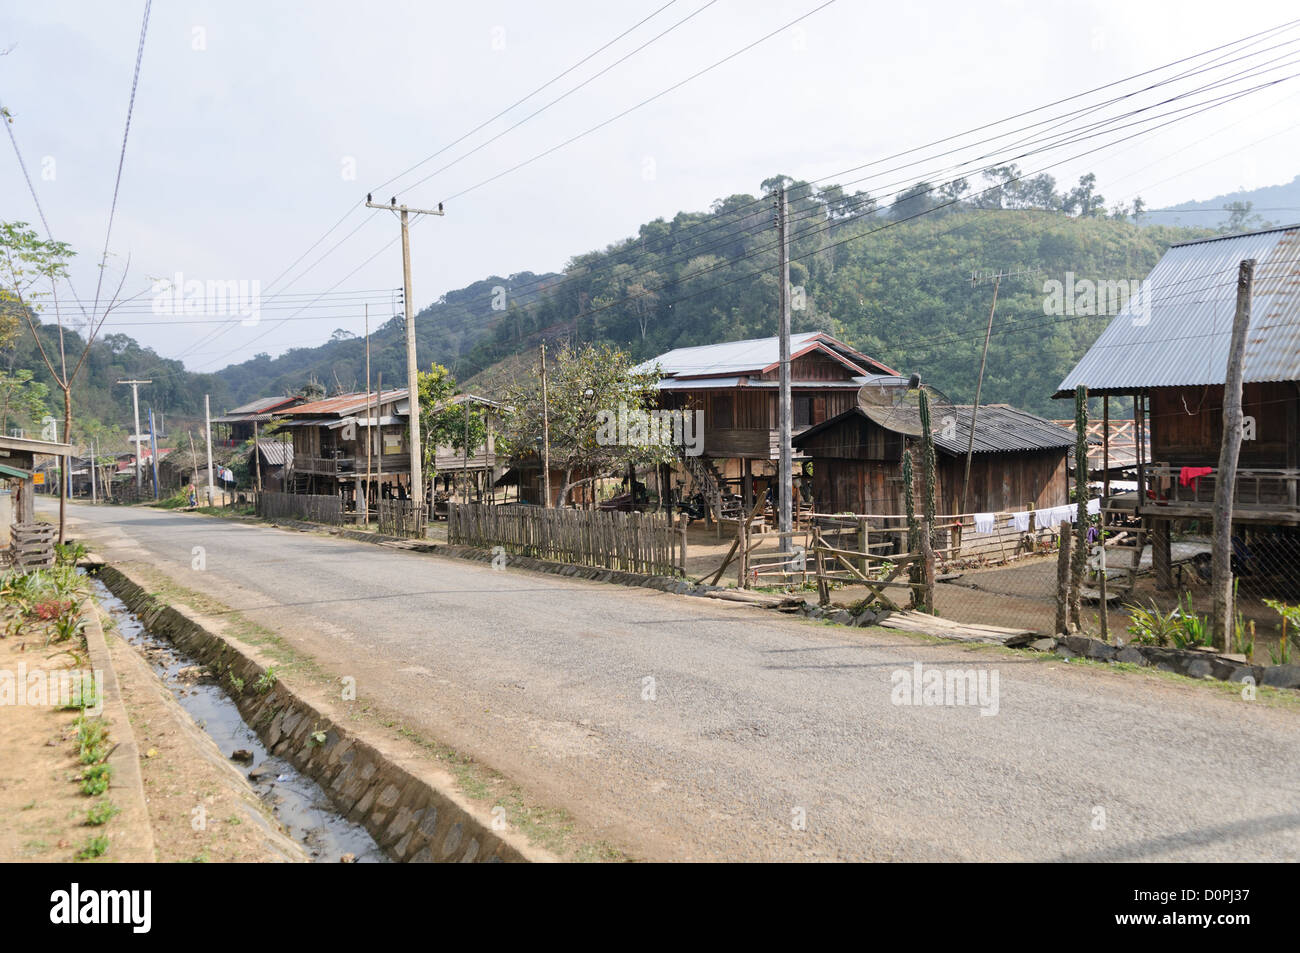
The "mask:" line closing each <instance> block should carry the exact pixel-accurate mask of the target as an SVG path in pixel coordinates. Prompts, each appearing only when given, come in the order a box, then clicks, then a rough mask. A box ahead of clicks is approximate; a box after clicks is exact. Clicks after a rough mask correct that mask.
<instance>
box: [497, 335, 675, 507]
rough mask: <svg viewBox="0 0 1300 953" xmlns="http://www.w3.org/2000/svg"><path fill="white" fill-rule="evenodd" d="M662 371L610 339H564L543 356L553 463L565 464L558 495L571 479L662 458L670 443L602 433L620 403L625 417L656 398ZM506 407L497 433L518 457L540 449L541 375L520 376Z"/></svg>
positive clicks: (564, 494)
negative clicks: (576, 343) (639, 366)
mask: <svg viewBox="0 0 1300 953" xmlns="http://www.w3.org/2000/svg"><path fill="white" fill-rule="evenodd" d="M658 380H659V375H658V373H657V372H655V371H654V370H648V371H647V370H636V369H634V367H633V364H632V360H631V358H630V357H629V355H628V354H627V353H626V352H624V351H621V350H619V349H618V348H614V347H610V346H609V345H607V344H600V345H593V344H585V345H582V346H581V347H576V348H575V347H573V346H571V345H568V344H565V345H563V346H562V347H560V349H559V350H558V351H556V352H555V354H554V364H553V365H551V364H550V359H549V358H548V367H547V399H546V413H547V417H548V419H549V430H550V460H551V466H552V467H556V468H558V469H561V470H563V471H564V482H563V483H562V484H561V486H560V493H559V497H558V502H559V505H560V506H563V505H564V504H565V501H566V500H567V499H568V496H569V492H570V491H571V490H572V489H573V488H574V487H575V486H579V485H581V484H583V483H588V482H590V481H592V480H595V479H599V478H600V477H602V476H605V475H607V474H609V473H612V472H617V471H619V470H622V469H625V468H627V467H629V466H645V465H649V464H656V463H666V462H668V461H669V460H671V459H673V457H674V451H673V449H672V447H671V446H667V445H664V444H662V443H644V444H638V443H633V442H631V441H628V442H619V441H618V440H615V441H610V440H607V439H603V438H602V427H605V426H607V425H608V423H609V421H610V420H611V419H612V417H611V415H613V416H614V417H616V416H617V415H618V414H619V413H620V410H621V411H622V412H623V415H624V418H625V419H626V418H627V415H628V414H636V413H637V412H638V411H648V410H652V409H654V408H655V407H656V405H657V403H658V390H657V388H656V384H657V383H658ZM505 399H506V403H507V404H508V405H509V407H510V410H509V412H508V413H507V415H506V419H505V422H504V424H503V428H502V433H501V440H502V444H503V446H504V447H505V448H506V450H507V451H508V452H509V453H510V454H511V455H513V456H514V457H516V458H533V459H537V460H540V458H541V456H542V453H541V451H542V429H543V428H542V414H543V409H542V385H541V378H540V375H532V376H530V377H529V378H528V379H527V380H524V381H517V382H516V383H515V384H514V385H512V386H511V387H510V388H509V390H508V392H507V394H506V398H505Z"/></svg>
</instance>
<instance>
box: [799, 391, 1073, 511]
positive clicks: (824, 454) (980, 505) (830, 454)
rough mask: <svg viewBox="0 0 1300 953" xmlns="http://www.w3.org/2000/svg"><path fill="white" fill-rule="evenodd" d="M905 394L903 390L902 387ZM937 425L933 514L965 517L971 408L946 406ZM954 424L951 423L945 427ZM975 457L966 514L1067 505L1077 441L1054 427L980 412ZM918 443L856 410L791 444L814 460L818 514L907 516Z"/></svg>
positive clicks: (1013, 414)
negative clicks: (906, 489)
mask: <svg viewBox="0 0 1300 953" xmlns="http://www.w3.org/2000/svg"><path fill="white" fill-rule="evenodd" d="M900 386H902V385H901V384H900ZM940 413H941V415H942V416H941V417H940V418H939V419H937V420H936V421H935V430H934V448H935V456H936V464H937V467H936V491H935V506H936V508H937V509H938V511H939V513H940V514H943V515H954V514H957V513H961V512H963V510H962V488H963V484H964V482H965V472H966V452H967V449H968V447H970V443H971V418H972V407H970V406H969V405H965V406H961V405H958V406H949V407H944V408H943V409H942V411H941V412H940ZM948 418H951V419H948ZM974 418H975V442H974V447H973V449H972V454H971V470H970V485H969V488H968V490H967V493H966V503H965V510H964V511H965V512H966V513H1003V512H1011V511H1020V510H1031V509H1043V508H1046V507H1051V506H1061V505H1064V504H1065V503H1068V502H1069V487H1068V484H1067V480H1066V461H1067V459H1068V457H1069V454H1070V450H1071V448H1072V447H1073V446H1074V439H1075V438H1074V434H1073V432H1071V431H1070V430H1067V429H1066V428H1064V427H1060V426H1058V425H1056V424H1054V423H1052V422H1051V421H1050V420H1045V419H1043V418H1042V417H1036V416H1034V415H1033V414H1030V413H1026V412H1025V411H1022V410H1017V409H1015V408H1014V407H1010V406H1007V405H1006V404H988V405H983V406H981V407H980V408H979V411H978V413H975V414H974ZM909 444H919V440H917V439H916V438H914V437H910V436H908V435H907V434H906V433H904V432H902V429H901V428H900V429H891V428H890V427H889V426H888V425H887V423H886V424H881V423H878V422H877V421H875V420H872V419H871V418H870V417H869V416H868V415H867V414H866V413H865V412H864V411H862V410H861V409H859V408H858V407H857V406H854V407H852V408H851V409H849V410H846V411H845V412H844V413H842V414H839V415H838V416H836V417H833V418H831V419H830V420H827V421H825V422H823V423H821V424H818V425H816V426H814V427H810V428H809V429H807V430H805V431H804V432H803V433H802V434H800V435H799V436H797V437H796V438H795V439H794V445H795V447H796V448H797V449H798V450H799V451H800V452H801V453H802V454H804V455H806V456H808V457H809V458H811V460H812V471H813V473H812V494H811V495H812V498H813V502H814V503H815V505H816V509H817V512H819V513H855V514H870V515H879V516H894V515H900V514H902V513H903V512H904V511H905V510H904V506H903V471H902V459H903V450H904V448H905V447H906V446H908V445H909ZM913 459H914V462H915V464H916V466H915V469H914V479H915V486H914V493H915V499H916V500H917V501H918V504H917V505H918V509H919V507H920V504H919V501H920V500H921V499H922V496H921V482H920V481H921V469H920V455H919V453H916V452H915V451H914V453H913Z"/></svg>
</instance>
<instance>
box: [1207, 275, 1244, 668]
mask: <svg viewBox="0 0 1300 953" xmlns="http://www.w3.org/2000/svg"><path fill="white" fill-rule="evenodd" d="M1254 280H1255V259H1253V258H1248V259H1246V260H1245V261H1243V262H1242V263H1241V265H1240V266H1239V267H1238V271H1237V313H1236V315H1235V316H1234V317H1233V320H1232V344H1231V345H1230V347H1229V350H1228V369H1227V375H1226V377H1225V378H1224V382H1223V443H1222V445H1220V447H1219V468H1218V470H1217V471H1216V472H1215V474H1214V551H1213V561H1212V563H1211V572H1212V575H1211V581H1210V594H1211V595H1212V596H1213V598H1214V601H1213V603H1212V608H1211V615H1210V623H1211V625H1212V626H1213V627H1214V640H1215V643H1216V644H1217V645H1219V647H1220V648H1221V650H1222V651H1224V652H1231V651H1232V625H1233V621H1232V613H1233V599H1232V506H1233V502H1234V496H1235V492H1234V491H1235V489H1236V484H1237V458H1238V457H1239V456H1240V454H1241V424H1242V419H1241V380H1242V372H1243V367H1242V365H1243V364H1244V363H1245V354H1246V333H1247V331H1248V330H1249V329H1250V297H1251V289H1252V285H1253V284H1254Z"/></svg>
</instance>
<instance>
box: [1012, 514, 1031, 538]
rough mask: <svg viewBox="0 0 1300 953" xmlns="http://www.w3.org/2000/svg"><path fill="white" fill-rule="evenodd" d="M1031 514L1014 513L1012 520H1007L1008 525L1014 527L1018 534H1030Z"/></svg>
mask: <svg viewBox="0 0 1300 953" xmlns="http://www.w3.org/2000/svg"><path fill="white" fill-rule="evenodd" d="M1031 515H1032V514H1030V513H1029V512H1027V511H1026V512H1020V513H1012V514H1011V518H1010V519H1008V520H1007V525H1008V526H1011V527H1014V528H1015V530H1016V532H1017V533H1027V532H1029V517H1030V516H1031Z"/></svg>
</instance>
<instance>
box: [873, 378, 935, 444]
mask: <svg viewBox="0 0 1300 953" xmlns="http://www.w3.org/2000/svg"><path fill="white" fill-rule="evenodd" d="M922 393H924V394H926V396H927V397H928V398H929V400H930V426H931V427H932V428H935V429H937V424H936V423H935V421H937V420H939V419H940V418H941V417H942V413H943V411H944V409H945V408H949V407H951V406H952V402H951V401H949V400H948V398H947V397H946V396H945V395H944V393H943V392H942V391H940V390H939V389H938V388H937V387H933V386H931V385H929V384H926V383H923V382H922V381H921V378H920V375H918V374H913V375H912V376H911V377H910V378H907V377H899V376H896V375H894V374H878V375H876V376H874V377H870V378H868V379H867V382H866V383H865V384H863V385H862V387H861V388H859V389H858V409H859V410H861V411H862V412H863V413H864V414H866V415H867V417H868V419H870V420H873V421H875V422H876V423H878V424H879V425H880V426H882V427H884V428H885V429H886V430H892V431H894V432H895V433H901V434H905V435H906V436H908V437H920V436H921V434H922V427H921V394H922Z"/></svg>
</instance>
